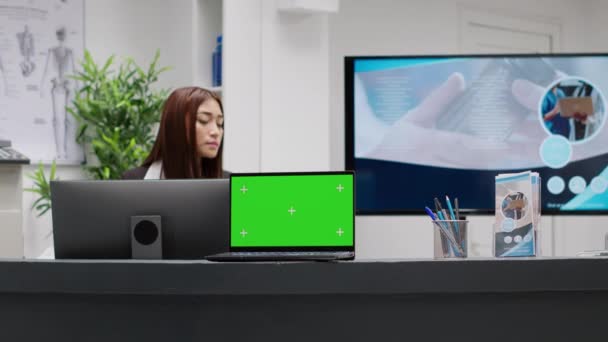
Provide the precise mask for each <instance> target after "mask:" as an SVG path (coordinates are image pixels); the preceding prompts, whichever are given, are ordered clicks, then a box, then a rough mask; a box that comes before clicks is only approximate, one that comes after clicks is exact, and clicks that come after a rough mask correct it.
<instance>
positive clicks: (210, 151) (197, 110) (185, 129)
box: [122, 87, 228, 179]
mask: <svg viewBox="0 0 608 342" xmlns="http://www.w3.org/2000/svg"><path fill="white" fill-rule="evenodd" d="M223 136H224V115H223V108H222V101H221V99H220V98H219V96H217V95H216V94H215V93H213V92H211V91H208V90H206V89H202V88H198V87H185V88H179V89H176V90H175V91H173V92H172V93H171V95H169V98H168V99H167V101H166V102H165V104H164V107H163V113H162V117H161V121H160V129H159V131H158V136H157V137H156V142H155V143H154V147H152V151H151V152H150V155H149V156H148V158H146V160H145V161H144V163H143V164H142V166H141V167H137V168H134V169H131V170H129V171H127V172H125V173H124V174H123V175H122V178H123V179H175V178H222V177H227V175H228V173H227V172H225V171H223V169H222V150H223V148H222V138H223Z"/></svg>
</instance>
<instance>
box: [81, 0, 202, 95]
mask: <svg viewBox="0 0 608 342" xmlns="http://www.w3.org/2000/svg"><path fill="white" fill-rule="evenodd" d="M194 9H195V7H194V2H193V1H192V0H171V1H166V0H86V2H85V47H86V48H87V49H89V50H90V51H91V54H92V55H93V56H94V59H95V60H96V61H97V62H98V63H102V62H104V61H105V60H106V59H107V58H108V57H109V56H111V55H113V54H114V55H116V57H118V60H117V61H120V60H121V58H122V57H125V56H130V57H133V58H134V59H135V61H136V62H137V63H138V64H139V65H140V66H142V67H147V66H148V65H149V63H150V62H151V61H152V58H153V57H154V53H155V52H156V49H159V50H160V65H161V66H171V67H172V68H173V69H172V70H171V71H170V72H167V73H165V74H164V75H162V76H161V77H160V78H159V83H158V86H159V87H169V88H175V87H179V86H187V85H191V84H192V82H193V81H194V80H195V75H194V73H193V63H194V62H193V58H194V54H193V49H194V47H193V46H192V36H193V10H194Z"/></svg>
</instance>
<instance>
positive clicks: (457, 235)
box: [445, 195, 461, 240]
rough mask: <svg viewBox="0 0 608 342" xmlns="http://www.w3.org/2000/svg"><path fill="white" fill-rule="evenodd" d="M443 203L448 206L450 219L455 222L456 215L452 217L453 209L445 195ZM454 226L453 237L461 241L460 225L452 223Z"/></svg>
mask: <svg viewBox="0 0 608 342" xmlns="http://www.w3.org/2000/svg"><path fill="white" fill-rule="evenodd" d="M445 202H446V203H447V204H448V210H449V211H450V217H452V220H454V221H455V220H457V219H456V215H454V209H452V202H450V198H449V197H448V196H447V195H446V196H445ZM453 224H454V236H455V237H456V239H458V240H461V238H460V224H459V222H453Z"/></svg>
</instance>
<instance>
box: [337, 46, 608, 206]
mask: <svg viewBox="0 0 608 342" xmlns="http://www.w3.org/2000/svg"><path fill="white" fill-rule="evenodd" d="M606 72H608V54H547V55H539V54H527V55H449V56H354V57H346V59H345V87H346V89H345V114H346V116H345V121H346V131H345V135H346V141H345V146H346V151H345V157H346V161H345V164H346V165H345V166H346V168H347V169H350V170H355V171H356V172H357V179H356V181H357V186H356V188H357V204H356V205H357V213H358V214H424V207H425V206H432V205H433V198H434V197H439V198H442V197H444V196H446V195H448V196H450V197H452V198H454V197H458V198H459V200H460V208H461V211H462V212H466V213H487V214H490V213H493V212H494V207H495V198H494V193H495V180H494V177H495V176H496V175H498V174H500V173H516V172H521V171H527V170H532V171H536V172H538V173H539V174H540V176H541V179H542V180H541V181H542V187H541V189H542V193H541V202H542V203H541V208H542V212H543V213H545V214H583V215H586V214H607V213H608V129H607V127H606V125H605V123H606V98H605V95H606V94H608V78H606V77H604V75H605V74H606Z"/></svg>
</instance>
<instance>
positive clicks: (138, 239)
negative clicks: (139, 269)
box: [131, 215, 163, 259]
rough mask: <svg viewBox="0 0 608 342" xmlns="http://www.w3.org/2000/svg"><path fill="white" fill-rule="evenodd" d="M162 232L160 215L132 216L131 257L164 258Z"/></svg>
mask: <svg viewBox="0 0 608 342" xmlns="http://www.w3.org/2000/svg"><path fill="white" fill-rule="evenodd" d="M162 232H163V231H162V225H161V219H160V216H158V215H147V216H131V258H133V259H162V258H163V244H162V241H163V238H162V237H163V234H162Z"/></svg>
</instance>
